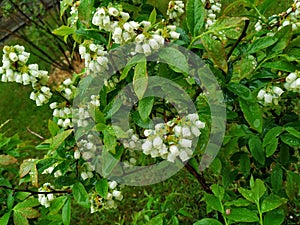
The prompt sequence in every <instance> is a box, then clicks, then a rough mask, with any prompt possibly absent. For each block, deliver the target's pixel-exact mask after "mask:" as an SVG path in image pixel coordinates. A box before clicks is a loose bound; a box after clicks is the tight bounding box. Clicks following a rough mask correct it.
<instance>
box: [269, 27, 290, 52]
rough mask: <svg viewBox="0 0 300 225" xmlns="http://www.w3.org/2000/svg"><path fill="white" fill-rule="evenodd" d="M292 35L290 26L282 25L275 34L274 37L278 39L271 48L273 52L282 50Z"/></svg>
mask: <svg viewBox="0 0 300 225" xmlns="http://www.w3.org/2000/svg"><path fill="white" fill-rule="evenodd" d="M292 35H293V31H292V26H291V25H289V26H284V27H282V29H280V30H279V31H278V32H277V33H276V34H275V36H274V37H275V38H277V39H278V42H277V43H276V45H275V46H274V47H273V48H272V51H273V52H281V51H282V50H284V49H285V48H286V47H287V46H288V45H289V43H290V41H291V38H292Z"/></svg>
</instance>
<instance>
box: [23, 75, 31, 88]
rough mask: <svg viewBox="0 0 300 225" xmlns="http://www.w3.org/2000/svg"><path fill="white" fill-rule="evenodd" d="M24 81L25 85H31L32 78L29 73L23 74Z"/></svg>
mask: <svg viewBox="0 0 300 225" xmlns="http://www.w3.org/2000/svg"><path fill="white" fill-rule="evenodd" d="M22 80H23V84H24V85H28V84H30V77H29V75H28V74H27V73H23V74H22Z"/></svg>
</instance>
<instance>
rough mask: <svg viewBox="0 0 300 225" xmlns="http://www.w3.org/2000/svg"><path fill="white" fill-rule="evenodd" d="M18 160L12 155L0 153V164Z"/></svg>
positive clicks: (5, 164)
mask: <svg viewBox="0 0 300 225" xmlns="http://www.w3.org/2000/svg"><path fill="white" fill-rule="evenodd" d="M16 162H18V160H17V159H16V158H15V157H13V156H11V155H0V166H7V165H10V164H15V163H16Z"/></svg>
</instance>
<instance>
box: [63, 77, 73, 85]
mask: <svg viewBox="0 0 300 225" xmlns="http://www.w3.org/2000/svg"><path fill="white" fill-rule="evenodd" d="M63 84H64V85H66V86H68V85H71V84H72V80H71V79H70V78H68V79H66V80H64V82H63Z"/></svg>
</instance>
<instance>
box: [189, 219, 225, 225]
mask: <svg viewBox="0 0 300 225" xmlns="http://www.w3.org/2000/svg"><path fill="white" fill-rule="evenodd" d="M193 225H222V223H220V222H219V221H218V220H216V219H211V218H205V219H202V220H199V221H197V222H195V223H193Z"/></svg>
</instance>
